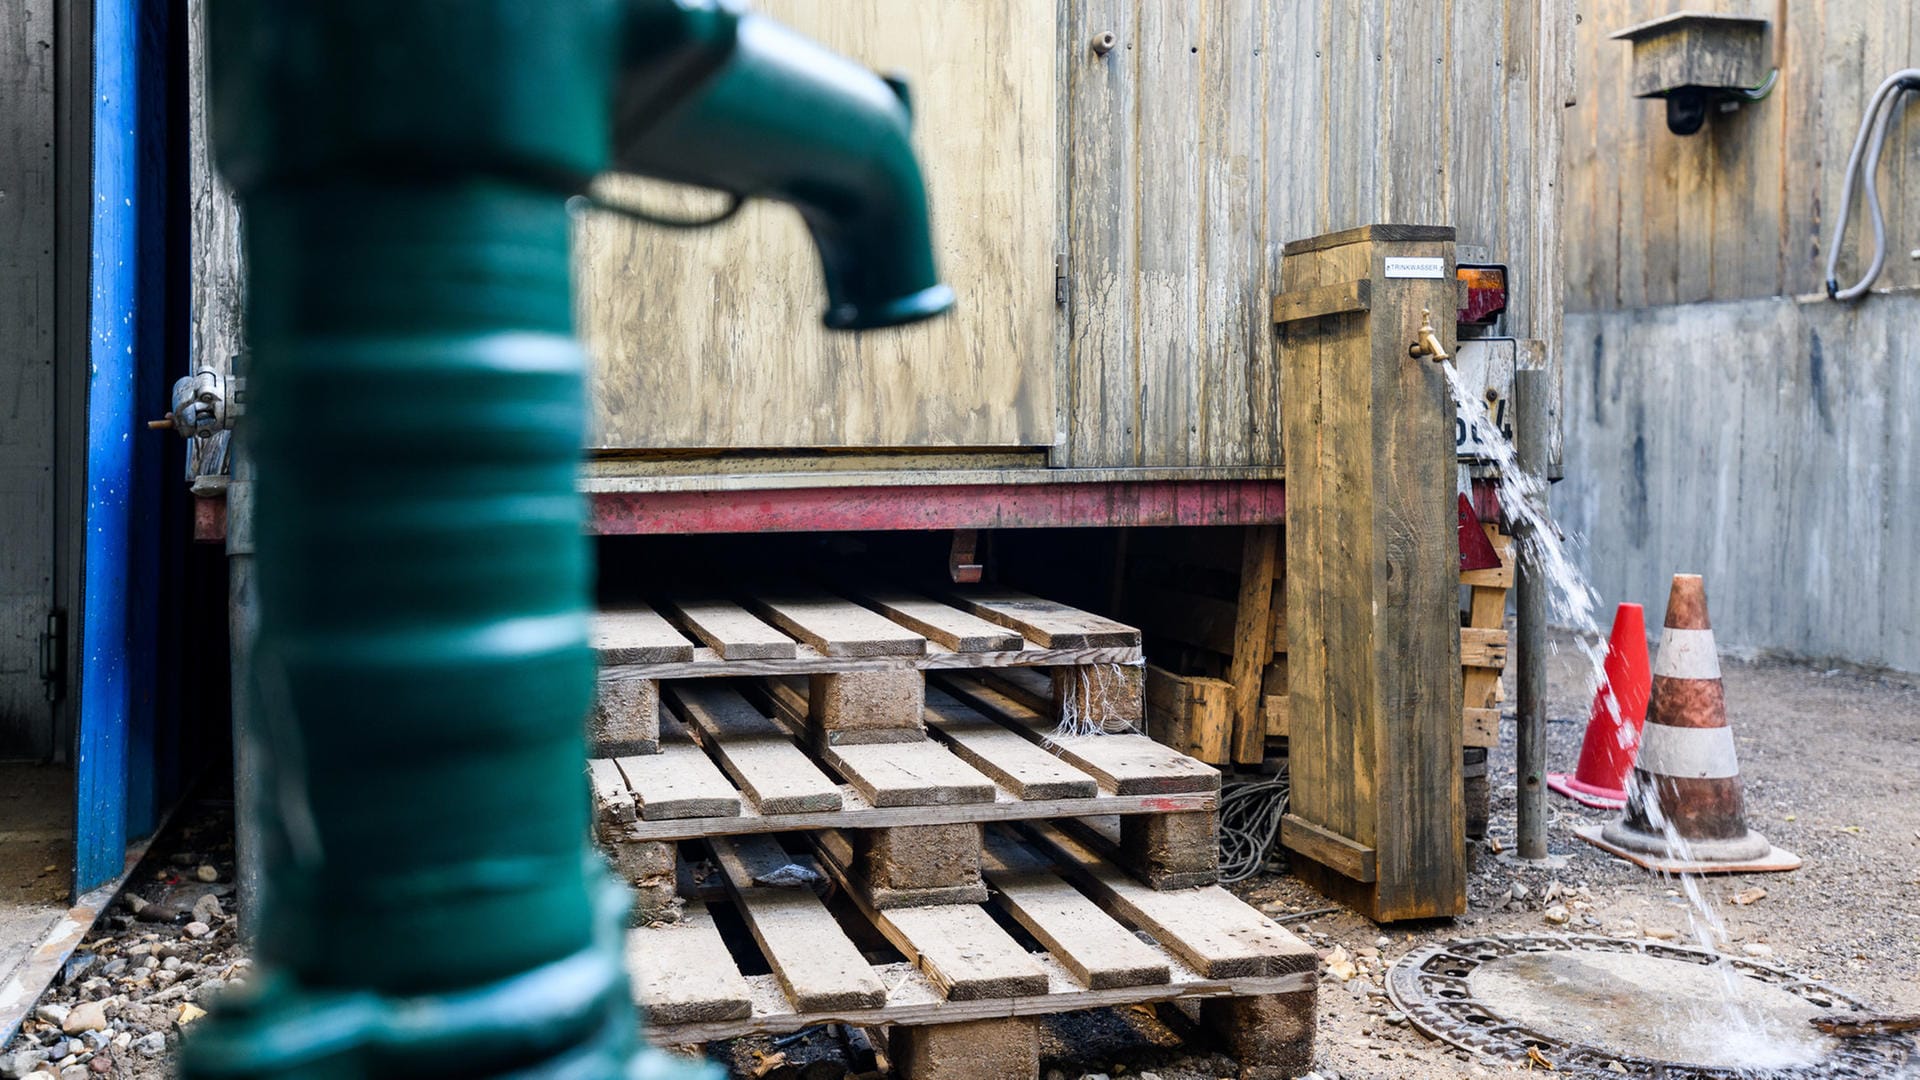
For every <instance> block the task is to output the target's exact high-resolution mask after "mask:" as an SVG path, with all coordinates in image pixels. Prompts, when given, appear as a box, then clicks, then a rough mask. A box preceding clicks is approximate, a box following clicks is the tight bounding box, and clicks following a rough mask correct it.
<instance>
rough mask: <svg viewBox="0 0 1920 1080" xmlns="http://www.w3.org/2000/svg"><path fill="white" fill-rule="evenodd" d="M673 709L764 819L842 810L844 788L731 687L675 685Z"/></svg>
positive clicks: (670, 699) (670, 690) (669, 694)
mask: <svg viewBox="0 0 1920 1080" xmlns="http://www.w3.org/2000/svg"><path fill="white" fill-rule="evenodd" d="M666 701H667V706H668V708H670V709H672V710H673V713H674V715H676V716H678V717H679V718H680V719H681V720H683V721H685V722H686V723H687V724H689V725H690V726H692V727H693V728H694V729H695V730H697V731H698V732H700V734H701V736H702V737H703V739H704V740H705V742H706V744H707V747H708V749H709V751H710V752H711V753H712V754H713V755H714V756H715V757H717V758H718V759H719V762H720V767H721V768H723V769H725V770H726V772H727V775H728V776H730V777H732V778H733V781H734V783H736V784H738V785H739V786H740V790H742V791H744V792H745V793H746V794H747V796H748V797H749V798H751V799H752V800H753V803H754V805H755V806H756V807H758V808H759V810H760V812H761V813H763V814H802V813H808V812H810V811H821V810H838V809H839V808H840V805H841V799H840V785H838V784H836V783H834V782H833V780H832V779H831V778H830V777H828V776H827V774H826V773H823V772H821V771H820V770H819V769H818V768H817V767H815V765H814V764H813V762H812V761H811V760H809V759H808V757H807V755H806V754H805V753H804V752H802V751H801V749H800V748H799V747H797V746H795V745H794V744H793V740H792V739H790V738H788V737H787V733H786V732H785V731H783V730H782V729H781V728H779V727H778V726H776V725H775V724H774V722H773V721H771V720H769V719H767V718H766V717H764V716H762V715H760V711H759V710H758V709H755V708H754V707H753V705H752V704H750V703H749V702H748V701H747V699H746V698H744V697H741V696H740V693H739V691H737V690H734V689H732V688H731V687H725V686H709V685H704V684H686V683H679V684H669V685H668V686H667V689H666Z"/></svg>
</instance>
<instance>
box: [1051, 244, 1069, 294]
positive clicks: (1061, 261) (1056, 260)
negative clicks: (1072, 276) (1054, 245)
mask: <svg viewBox="0 0 1920 1080" xmlns="http://www.w3.org/2000/svg"><path fill="white" fill-rule="evenodd" d="M1053 302H1054V304H1055V305H1056V306H1058V307H1066V306H1067V257H1066V256H1065V255H1055V256H1054V257H1053Z"/></svg>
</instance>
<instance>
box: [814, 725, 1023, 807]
mask: <svg viewBox="0 0 1920 1080" xmlns="http://www.w3.org/2000/svg"><path fill="white" fill-rule="evenodd" d="M820 756H821V758H822V759H823V760H825V761H826V763H827V765H828V767H830V768H832V769H833V770H834V771H835V772H838V773H839V774H840V775H841V776H843V777H845V778H846V780H847V782H848V783H850V784H852V785H853V786H854V787H855V788H858V789H859V791H860V794H862V795H864V796H866V799H867V801H868V802H869V803H871V804H872V805H874V806H952V805H956V804H963V803H991V802H993V801H994V787H993V782H992V781H990V780H988V779H987V778H986V777H985V776H982V775H981V774H980V771H979V770H978V769H975V768H974V767H973V766H971V765H968V764H967V763H966V762H964V761H962V760H960V759H959V758H957V757H955V756H954V755H953V753H952V752H951V751H949V750H948V749H947V748H946V747H944V746H941V745H940V744H939V743H936V742H933V741H931V740H927V741H923V742H900V743H872V744H866V745H855V746H829V747H824V748H822V749H821V751H820Z"/></svg>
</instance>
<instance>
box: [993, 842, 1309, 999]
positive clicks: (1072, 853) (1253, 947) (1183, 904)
mask: <svg viewBox="0 0 1920 1080" xmlns="http://www.w3.org/2000/svg"><path fill="white" fill-rule="evenodd" d="M1027 829H1028V831H1029V832H1030V834H1031V835H1033V836H1034V837H1035V838H1036V839H1037V840H1039V841H1040V843H1041V845H1042V846H1043V848H1044V849H1045V850H1046V851H1047V853H1048V854H1050V855H1051V856H1052V857H1053V858H1054V861H1055V864H1056V865H1058V866H1059V867H1060V868H1061V869H1062V870H1064V871H1066V872H1067V874H1068V876H1070V877H1072V878H1074V879H1075V881H1076V883H1077V884H1079V885H1081V886H1082V887H1083V888H1085V889H1086V890H1087V892H1088V894H1089V895H1090V896H1092V897H1093V899H1094V900H1095V901H1096V902H1098V903H1100V904H1101V905H1102V906H1105V907H1106V908H1107V909H1108V910H1110V911H1112V912H1113V913H1114V914H1116V915H1117V916H1119V917H1121V918H1123V919H1125V920H1126V921H1128V922H1130V923H1133V924H1134V925H1136V926H1139V927H1140V928H1141V929H1144V930H1146V931H1147V932H1148V933H1150V934H1152V935H1153V936H1154V938H1155V939H1157V940H1158V941H1159V942H1160V943H1161V944H1162V945H1165V946H1166V947H1167V948H1169V949H1172V950H1173V951H1174V953H1176V954H1177V955H1178V956H1180V958H1181V959H1183V960H1185V961H1186V962H1187V963H1188V964H1190V965H1191V966H1192V967H1193V969H1194V970H1195V971H1198V972H1200V973H1201V974H1202V975H1208V976H1212V977H1216V978H1228V977H1233V976H1249V975H1283V974H1287V973H1289V972H1295V971H1311V970H1313V968H1314V967H1315V966H1316V965H1318V963H1319V956H1318V954H1317V953H1315V952H1314V950H1313V948H1312V947H1311V946H1309V945H1307V944H1306V943H1305V942H1303V941H1301V940H1300V939H1299V938H1297V937H1294V936H1293V935H1292V934H1290V933H1288V932H1287V930H1286V928H1285V927H1283V926H1281V925H1280V924H1279V923H1276V922H1274V921H1273V920H1272V919H1269V918H1267V917H1266V916H1264V915H1262V914H1260V913H1259V912H1258V911H1255V910H1254V909H1253V908H1251V907H1248V906H1247V904H1246V903H1245V902H1243V901H1242V900H1240V899H1239V898H1238V897H1236V896H1234V895H1233V894H1232V893H1230V892H1228V891H1227V890H1225V889H1223V888H1221V887H1219V886H1218V885H1206V886H1202V887H1200V888H1197V889H1180V890H1176V891H1172V892H1157V891H1155V890H1153V889H1150V888H1148V887H1147V886H1145V885H1142V884H1140V883H1139V882H1137V881H1135V880H1133V879H1132V878H1130V877H1128V876H1127V875H1125V874H1124V873H1122V872H1121V871H1120V870H1118V869H1117V868H1115V867H1114V866H1113V865H1112V864H1111V863H1108V862H1106V861H1105V860H1103V859H1101V858H1100V857H1099V856H1098V855H1097V854H1095V853H1094V852H1093V850H1092V849H1091V848H1089V847H1087V846H1086V845H1085V844H1084V843H1082V842H1081V841H1079V840H1078V839H1076V838H1074V837H1072V836H1069V835H1067V834H1066V833H1065V832H1063V831H1062V830H1061V829H1060V828H1058V827H1057V826H1054V825H1050V824H1046V823H1044V822H1040V823H1034V824H1031V825H1029V826H1027Z"/></svg>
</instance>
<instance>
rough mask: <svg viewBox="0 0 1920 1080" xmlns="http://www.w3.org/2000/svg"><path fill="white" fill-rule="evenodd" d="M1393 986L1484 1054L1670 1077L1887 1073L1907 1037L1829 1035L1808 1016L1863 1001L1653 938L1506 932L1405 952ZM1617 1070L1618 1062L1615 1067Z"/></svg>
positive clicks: (1414, 1011)
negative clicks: (1533, 1055) (1533, 1057)
mask: <svg viewBox="0 0 1920 1080" xmlns="http://www.w3.org/2000/svg"><path fill="white" fill-rule="evenodd" d="M1387 992H1388V993H1389V994H1390V995H1391V996H1392V997H1393V1001H1394V1003H1395V1004H1396V1005H1398V1006H1399V1008H1400V1010H1401V1011H1402V1012H1404V1013H1406V1014H1407V1016H1408V1018H1409V1019H1410V1020H1411V1021H1412V1022H1413V1024H1414V1025H1415V1026H1416V1027H1418V1028H1419V1029H1420V1030H1422V1031H1424V1032H1426V1033H1428V1034H1429V1035H1432V1036H1434V1037H1436V1038H1440V1039H1444V1040H1446V1041H1447V1042H1450V1043H1452V1044H1453V1045H1455V1046H1458V1047H1461V1048H1462V1049H1465V1050H1470V1051H1473V1052H1474V1053H1478V1054H1485V1055H1487V1056H1489V1057H1494V1058H1501V1059H1505V1060H1509V1061H1524V1060H1526V1059H1527V1056H1528V1054H1527V1052H1528V1050H1530V1049H1531V1050H1533V1051H1536V1052H1537V1053H1538V1054H1539V1055H1540V1056H1541V1057H1544V1058H1546V1059H1547V1060H1549V1061H1551V1062H1553V1064H1554V1066H1555V1067H1556V1068H1557V1069H1558V1070H1560V1071H1562V1072H1566V1071H1572V1072H1575V1073H1578V1072H1581V1071H1583V1070H1586V1071H1594V1072H1606V1071H1610V1070H1608V1069H1607V1065H1608V1063H1609V1062H1618V1063H1619V1064H1620V1066H1621V1067H1623V1068H1625V1069H1627V1071H1628V1072H1630V1073H1633V1074H1636V1075H1641V1076H1653V1077H1659V1078H1661V1080H1693V1078H1701V1080H1705V1078H1708V1077H1729V1078H1731V1077H1741V1078H1747V1080H1752V1078H1756V1077H1767V1078H1780V1080H1786V1078H1790V1077H1791V1078H1798V1077H1805V1078H1808V1080H1812V1078H1815V1077H1819V1078H1823V1080H1825V1078H1846V1077H1863V1078H1864V1077H1883V1076H1889V1075H1892V1074H1893V1073H1894V1072H1895V1071H1896V1070H1898V1069H1899V1067H1900V1066H1901V1065H1902V1064H1903V1063H1904V1062H1905V1061H1906V1060H1907V1057H1908V1054H1909V1053H1910V1052H1911V1049H1912V1047H1911V1044H1909V1043H1908V1042H1907V1040H1906V1039H1905V1038H1903V1037H1899V1036H1873V1037H1868V1038H1861V1039H1834V1038H1829V1037H1828V1036H1825V1035H1822V1034H1821V1033H1820V1032H1818V1031H1817V1030H1815V1029H1814V1027H1813V1025H1811V1024H1809V1023H1808V1022H1807V1019H1808V1018H1809V1017H1811V1016H1814V1015H1816V1014H1819V1013H1823V1012H1831V1011H1835V1010H1850V1009H1861V1008H1864V1007H1865V1006H1864V1005H1863V1003H1862V1002H1860V1001H1858V1000H1856V999H1855V998H1852V997H1850V996H1848V995H1846V994H1843V993H1841V992H1839V991H1838V990H1835V989H1834V988H1832V987H1830V986H1827V985H1825V984H1824V983H1818V982H1813V981H1811V980H1808V979H1804V978H1801V977H1800V976H1798V975H1795V974H1793V973H1792V972H1790V971H1786V970H1783V969H1781V968H1777V967H1773V966H1771V965H1768V964H1758V963H1754V962H1753V961H1750V960H1742V959H1734V958H1732V957H1725V956H1715V955H1714V954H1712V953H1709V952H1706V951H1704V950H1700V949H1688V948H1682V947H1680V946H1676V945H1663V944H1660V943H1659V942H1653V941H1620V940H1616V939H1613V938H1601V937H1581V936H1572V935H1529V936H1515V935H1499V936H1494V937H1483V938H1466V939H1463V940H1460V941H1448V942H1442V943H1440V944H1438V945H1431V946H1428V947H1427V948H1425V949H1421V950H1419V951H1417V952H1413V953H1409V954H1408V955H1407V956H1405V957H1402V958H1401V960H1400V962H1399V963H1397V964H1395V965H1393V969H1392V971H1391V972H1390V973H1389V974H1388V977H1387ZM1611 1071H1614V1072H1616V1073H1617V1070H1611Z"/></svg>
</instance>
